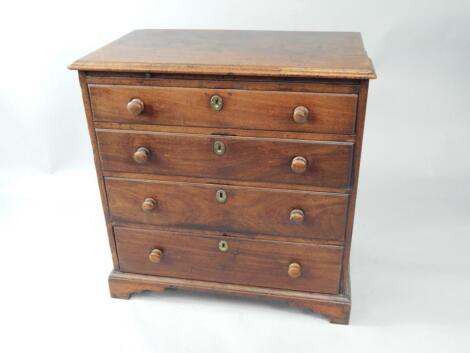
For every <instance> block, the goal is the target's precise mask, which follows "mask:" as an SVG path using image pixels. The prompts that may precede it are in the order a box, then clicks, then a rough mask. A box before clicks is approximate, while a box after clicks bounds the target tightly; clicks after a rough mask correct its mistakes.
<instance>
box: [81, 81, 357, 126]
mask: <svg viewBox="0 0 470 353" xmlns="http://www.w3.org/2000/svg"><path fill="white" fill-rule="evenodd" d="M89 88H90V96H91V105H92V109H93V119H94V121H107V122H120V123H136V124H157V125H172V126H198V127H219V128H235V129H253V130H278V131H296V132H319V133H335V134H353V133H354V126H355V121H356V104H357V95H355V94H337V93H334V94H333V93H307V92H286V91H282V92H281V91H256V90H254V91H249V90H239V89H209V88H207V89H206V88H181V87H142V86H119V85H90V86H89Z"/></svg>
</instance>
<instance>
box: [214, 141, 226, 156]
mask: <svg viewBox="0 0 470 353" xmlns="http://www.w3.org/2000/svg"><path fill="white" fill-rule="evenodd" d="M214 153H215V154H216V155H218V156H222V155H223V154H224V153H225V145H224V143H223V142H222V141H215V142H214Z"/></svg>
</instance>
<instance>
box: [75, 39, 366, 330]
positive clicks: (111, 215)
mask: <svg viewBox="0 0 470 353" xmlns="http://www.w3.org/2000/svg"><path fill="white" fill-rule="evenodd" d="M70 68H71V69H75V70H78V71H79V80H80V85H81V88H82V94H83V101H84V105H85V112H86V116H87V122H88V127H89V132H90V137H91V141H92V145H93V151H94V158H95V165H96V170H97V175H98V182H99V186H100V191H101V198H102V203H103V208H104V213H105V218H106V224H107V230H108V237H109V244H110V248H111V253H112V258H113V264H114V269H113V271H112V272H111V274H110V276H109V286H110V291H111V295H112V296H113V297H117V298H129V296H130V294H132V293H137V292H142V291H147V290H150V291H161V290H164V289H165V288H180V289H187V290H196V291H210V292H217V293H226V294H231V295H241V296H252V297H257V298H266V299H275V300H282V301H286V302H288V303H289V304H291V305H294V306H299V307H305V308H309V309H311V310H313V311H314V312H317V313H320V314H323V315H325V316H327V317H328V318H329V319H330V321H331V322H336V323H348V321H349V312H350V307H351V296H350V282H349V253H350V247H351V235H352V228H353V219H354V206H355V200H356V193H357V181H358V173H359V162H360V156H361V144H362V136H363V129H364V118H365V109H366V100H367V91H368V81H369V79H372V78H375V73H374V69H373V67H372V64H371V62H370V60H369V58H368V57H367V54H366V52H365V51H364V48H363V45H362V40H361V36H360V34H357V33H328V32H259V31H256V32H255V31H201V30H198V31H185V30H140V31H134V32H131V33H130V34H128V35H126V36H124V37H122V38H121V39H119V40H117V41H115V42H113V43H111V44H109V45H107V46H105V47H103V48H101V49H99V50H97V51H95V52H93V53H91V54H89V55H88V56H86V57H84V58H82V59H80V60H78V61H76V62H75V63H73V64H72V65H71V66H70Z"/></svg>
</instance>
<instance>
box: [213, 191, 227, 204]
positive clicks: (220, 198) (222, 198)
mask: <svg viewBox="0 0 470 353" xmlns="http://www.w3.org/2000/svg"><path fill="white" fill-rule="evenodd" d="M215 199H216V200H217V202H219V203H225V202H226V201H227V193H226V192H225V191H224V190H217V191H216V193H215Z"/></svg>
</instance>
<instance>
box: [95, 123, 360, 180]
mask: <svg viewBox="0 0 470 353" xmlns="http://www.w3.org/2000/svg"><path fill="white" fill-rule="evenodd" d="M96 134H97V136H98V145H99V149H100V156H101V161H102V167H103V170H105V171H116V172H134V173H154V174H159V175H176V176H196V177H207V178H224V179H230V180H242V181H258V182H259V181H266V182H277V183H290V184H301V185H316V186H325V187H337V188H345V189H347V188H348V187H349V183H350V174H351V163H352V154H353V144H350V143H332V142H321V141H308V140H276V139H261V138H248V137H230V136H207V135H196V134H171V133H155V132H152V133H149V132H145V133H143V132H142V133H139V132H135V131H122V130H114V131H109V130H100V129H98V130H97V132H96ZM216 141H221V142H223V143H224V145H225V154H224V155H223V156H219V155H216V154H215V153H214V150H213V148H214V143H215V142H216ZM140 147H145V148H147V149H149V150H150V152H151V155H150V159H149V161H148V162H147V163H136V162H135V161H134V159H133V155H134V153H135V151H136V150H137V149H138V148H140ZM297 156H302V157H304V158H306V159H307V161H308V168H307V170H306V171H305V172H304V173H302V174H296V173H294V172H292V170H291V166H290V165H291V161H292V159H293V158H294V157H297Z"/></svg>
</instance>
